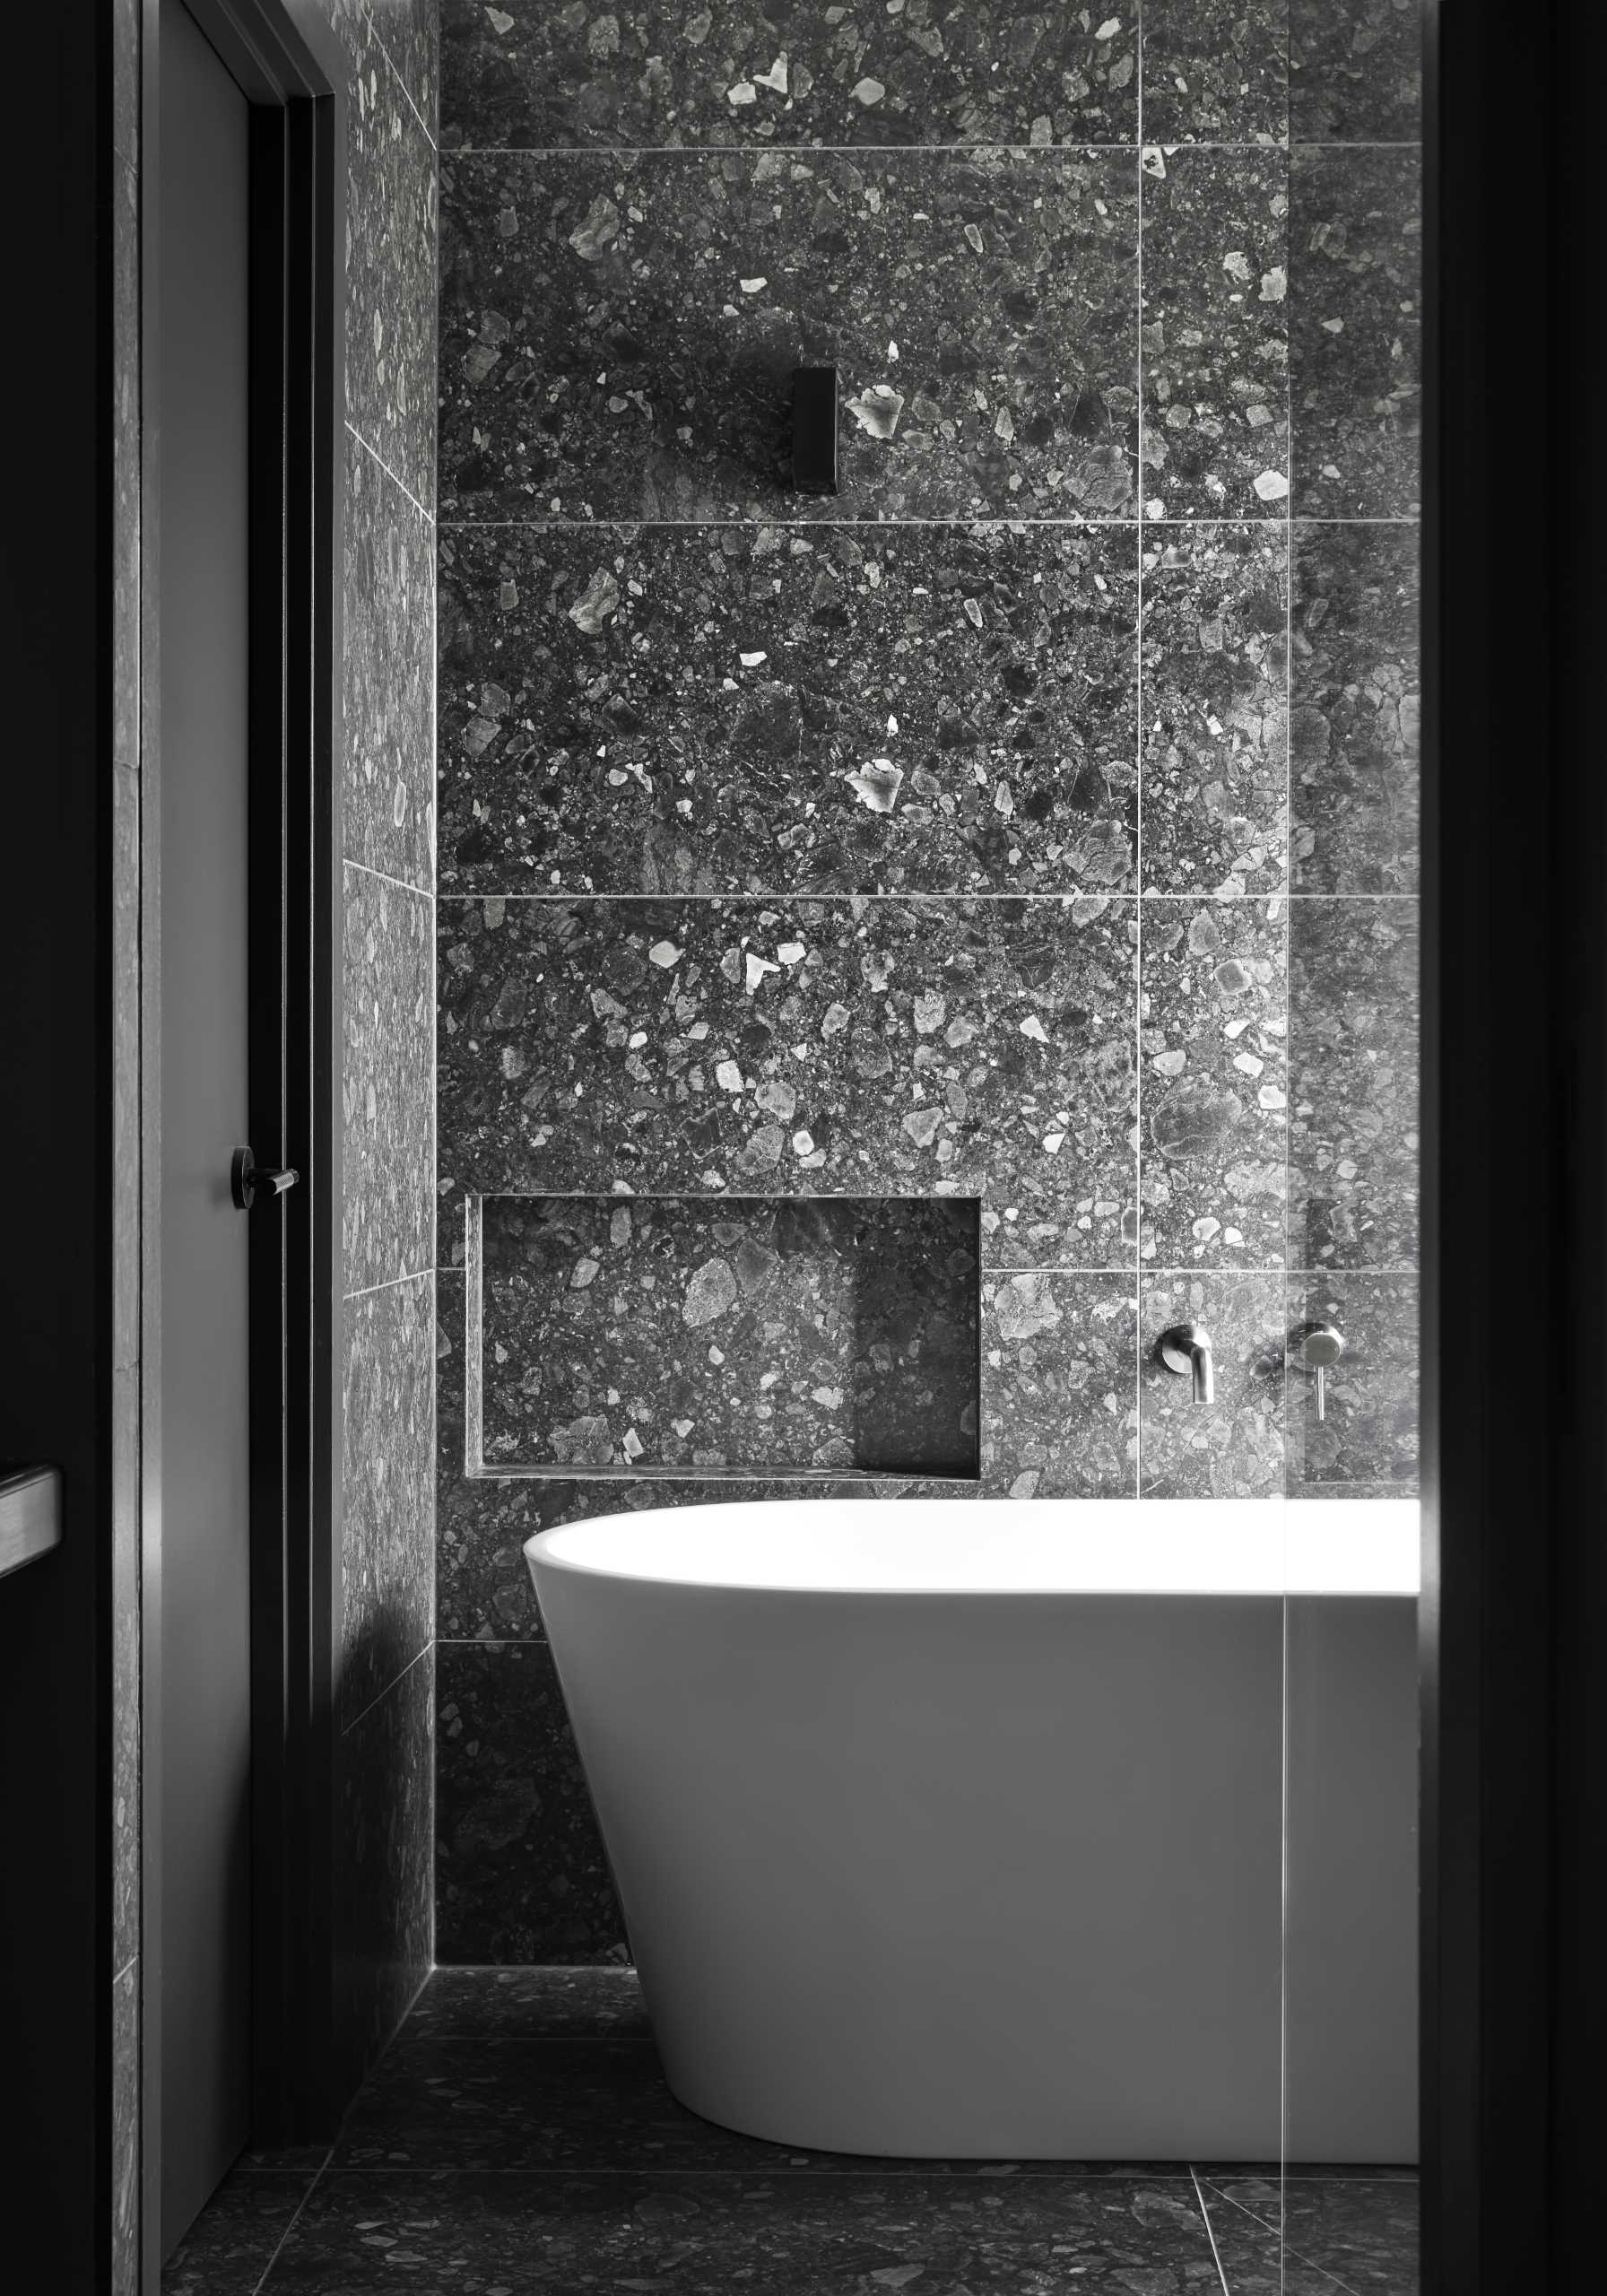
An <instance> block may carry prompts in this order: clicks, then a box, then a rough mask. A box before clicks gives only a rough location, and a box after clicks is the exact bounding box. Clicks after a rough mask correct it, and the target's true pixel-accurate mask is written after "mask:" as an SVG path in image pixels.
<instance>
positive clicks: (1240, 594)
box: [1141, 524, 1289, 898]
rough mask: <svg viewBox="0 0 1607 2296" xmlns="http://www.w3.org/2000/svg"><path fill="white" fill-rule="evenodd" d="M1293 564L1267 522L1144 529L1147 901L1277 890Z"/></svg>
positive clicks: (1282, 842) (1279, 532)
mask: <svg viewBox="0 0 1607 2296" xmlns="http://www.w3.org/2000/svg"><path fill="white" fill-rule="evenodd" d="M1288 564H1289V555H1288V547H1287V544H1286V542H1285V538H1284V532H1283V529H1282V528H1281V527H1278V526H1272V525H1270V524H1269V525H1264V526H1205V525H1200V526H1155V527H1151V528H1149V529H1147V530H1146V532H1145V535H1144V553H1143V762H1142V843H1141V850H1142V862H1143V883H1144V889H1145V891H1149V892H1162V893H1188V892H1201V893H1211V894H1214V895H1218V896H1221V897H1225V898H1230V897H1232V896H1233V895H1235V894H1239V893H1268V892H1278V891H1281V890H1282V886H1283V877H1284V865H1285V863H1284V857H1285V851H1286V844H1287V835H1288V830H1287V813H1288V806H1287V793H1288V746H1287V707H1288V659H1289V644H1288V630H1289V594H1288Z"/></svg>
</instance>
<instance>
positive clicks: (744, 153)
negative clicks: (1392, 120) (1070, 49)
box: [414, 106, 1423, 164]
mask: <svg viewBox="0 0 1607 2296" xmlns="http://www.w3.org/2000/svg"><path fill="white" fill-rule="evenodd" d="M414 109H415V110H416V109H417V107H416V106H415V107H414ZM421 125H422V122H421ZM1139 125H1140V129H1141V133H1142V110H1141V112H1140V117H1139ZM425 133H426V135H428V133H429V130H428V129H425ZM1422 148H1423V146H1422V140H1421V138H1420V137H1416V138H1413V139H1412V140H1411V141H1409V142H1402V143H1311V142H1308V141H1307V139H1306V138H1305V137H1297V138H1292V139H1290V140H1288V141H1285V140H1283V139H1281V138H1280V139H1269V140H1268V141H1267V142H1266V143H1204V142H1197V143H1196V142H1194V141H1193V140H1192V139H1189V138H1185V140H1184V141H1183V142H1182V143H1161V144H1159V145H1158V146H1157V149H1158V150H1160V151H1162V152H1420V151H1421V150H1422ZM1139 149H1142V144H1141V143H1138V142H1134V141H1128V140H1124V141H1123V142H1121V143H1079V142H1076V141H1075V140H1073V141H1068V142H1066V143H991V142H989V143H779V142H777V143H455V144H453V145H451V146H449V147H448V149H447V151H446V152H443V153H442V155H441V156H442V158H443V160H445V161H452V160H457V159H463V160H595V161H598V162H600V163H601V162H604V161H614V162H615V163H616V164H619V163H622V162H624V161H630V160H701V159H727V160H728V159H732V158H737V159H750V160H762V159H769V158H772V157H775V156H776V155H777V154H780V155H782V156H784V157H786V158H787V159H790V160H806V159H822V160H831V159H837V160H860V159H866V160H875V159H883V160H886V159H896V160H924V159H930V158H932V157H933V156H934V155H936V154H942V155H945V156H948V157H952V156H954V155H955V154H956V153H960V154H962V155H965V156H968V157H976V156H977V155H980V154H983V153H988V154H991V153H993V152H1008V153H1010V154H1011V155H1012V157H1013V156H1017V155H1019V156H1020V157H1021V158H1023V159H1033V160H1057V159H1058V160H1072V159H1080V158H1081V156H1082V155H1083V154H1084V153H1085V152H1134V151H1137V150H1139Z"/></svg>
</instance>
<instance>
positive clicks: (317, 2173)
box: [252, 2144, 334, 2296]
mask: <svg viewBox="0 0 1607 2296" xmlns="http://www.w3.org/2000/svg"><path fill="white" fill-rule="evenodd" d="M333 2159H334V2145H333V2144H332V2145H330V2147H329V2149H328V2151H327V2152H326V2153H325V2155H324V2157H323V2159H322V2160H321V2161H319V2163H318V2165H317V2168H316V2169H315V2170H313V2172H312V2178H311V2180H310V2182H309V2183H308V2187H307V2190H306V2191H305V2192H304V2193H303V2194H302V2196H301V2197H300V2200H299V2201H298V2202H297V2203H296V2210H295V2213H294V2215H293V2216H292V2217H291V2221H290V2222H289V2223H288V2224H287V2225H286V2226H285V2228H284V2230H283V2231H282V2232H281V2234H280V2235H279V2238H278V2239H277V2240H276V2241H275V2243H274V2253H273V2255H272V2256H271V2257H269V2258H268V2261H267V2263H266V2264H265V2266H264V2267H263V2272H262V2277H261V2278H260V2279H259V2280H257V2281H256V2283H254V2286H253V2289H252V2296H262V2292H263V2290H264V2289H265V2287H266V2286H267V2284H268V2282H269V2280H270V2278H271V2277H272V2276H273V2271H274V2266H275V2265H276V2264H277V2263H278V2261H279V2259H280V2257H281V2256H282V2254H283V2251H284V2244H285V2242H286V2241H287V2240H288V2239H290V2236H291V2233H292V2232H293V2231H295V2229H296V2227H297V2225H298V2224H299V2223H300V2222H301V2212H302V2210H303V2209H304V2208H305V2207H306V2206H307V2204H308V2201H309V2200H310V2199H311V2198H312V2196H313V2195H314V2193H315V2192H316V2191H317V2188H318V2181H319V2179H320V2178H321V2177H322V2176H323V2174H324V2171H325V2170H326V2169H327V2168H328V2166H329V2163H330V2161H332V2160H333Z"/></svg>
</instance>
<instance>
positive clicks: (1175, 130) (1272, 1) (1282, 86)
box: [1143, 0, 1289, 143]
mask: <svg viewBox="0 0 1607 2296" xmlns="http://www.w3.org/2000/svg"><path fill="white" fill-rule="evenodd" d="M1143 50H1144V135H1145V136H1146V137H1147V138H1148V140H1149V141H1150V142H1151V143H1282V142H1283V140H1284V136H1285V135H1286V134H1287V132H1288V126H1289V70H1288V65H1289V0H1148V4H1147V5H1146V7H1145V9H1144V26H1143Z"/></svg>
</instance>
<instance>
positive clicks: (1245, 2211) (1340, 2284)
mask: <svg viewBox="0 0 1607 2296" xmlns="http://www.w3.org/2000/svg"><path fill="white" fill-rule="evenodd" d="M1283 2181H1289V2180H1288V2179H1284V2180H1283ZM1293 2181H1294V2182H1296V2183H1303V2184H1323V2183H1334V2184H1340V2183H1348V2182H1350V2181H1351V2179H1348V2178H1337V2177H1336V2178H1321V2177H1305V2178H1296V2179H1293ZM1378 2181H1379V2182H1384V2181H1385V2179H1378ZM1211 2189H1212V2192H1213V2193H1215V2194H1216V2196H1217V2197H1218V2199H1219V2200H1220V2201H1221V2202H1222V2203H1223V2204H1224V2205H1226V2206H1227V2207H1229V2208H1233V2209H1237V2210H1238V2213H1239V2214H1240V2215H1241V2216H1247V2217H1248V2218H1249V2221H1250V2222H1251V2223H1252V2224H1258V2225H1259V2226H1260V2228H1261V2230H1262V2231H1264V2232H1265V2233H1267V2234H1268V2235H1270V2237H1271V2238H1272V2239H1274V2240H1276V2241H1277V2243H1278V2285H1279V2288H1280V2289H1281V2288H1282V2286H1283V2282H1284V2266H1285V2263H1286V2261H1287V2257H1286V2253H1285V2251H1286V2245H1287V2244H1286V2241H1285V2238H1284V2234H1283V2232H1282V2231H1281V2227H1280V2225H1277V2224H1273V2223H1271V2222H1269V2221H1268V2219H1267V2218H1266V2217H1264V2216H1260V2215H1257V2213H1256V2212H1255V2209H1253V2208H1247V2206H1246V2205H1245V2204H1244V2202H1243V2201H1241V2200H1235V2199H1234V2197H1233V2196H1232V2194H1231V2193H1229V2192H1224V2191H1223V2190H1222V2188H1221V2187H1220V2185H1219V2184H1218V2183H1217V2182H1216V2180H1215V2179H1214V2178H1213V2179H1212V2182H1211ZM1279 2214H1280V2216H1281V2214H1282V2192H1281V2189H1280V2192H1279ZM1288 2253H1289V2254H1291V2255H1292V2256H1293V2257H1294V2259H1295V2262H1296V2263H1297V2264H1300V2265H1303V2266H1305V2268H1306V2270H1307V2272H1315V2273H1316V2274H1319V2276H1320V2277H1321V2278H1322V2279H1324V2280H1326V2281H1328V2282H1329V2283H1331V2284H1332V2285H1333V2287H1335V2288H1340V2289H1342V2290H1343V2291H1344V2296H1355V2291H1354V2290H1353V2289H1352V2288H1351V2284H1350V2283H1349V2281H1345V2280H1341V2279H1340V2278H1339V2277H1338V2275H1337V2274H1334V2273H1332V2272H1330V2271H1329V2270H1328V2269H1327V2267H1326V2266H1325V2265H1320V2264H1314V2263H1313V2261H1312V2259H1311V2258H1310V2257H1307V2256H1302V2255H1301V2254H1300V2252H1299V2249H1298V2248H1296V2249H1293V2250H1290V2251H1289V2252H1288Z"/></svg>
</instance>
